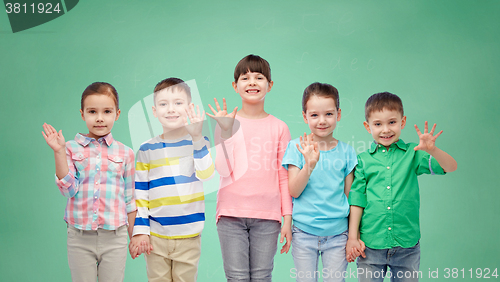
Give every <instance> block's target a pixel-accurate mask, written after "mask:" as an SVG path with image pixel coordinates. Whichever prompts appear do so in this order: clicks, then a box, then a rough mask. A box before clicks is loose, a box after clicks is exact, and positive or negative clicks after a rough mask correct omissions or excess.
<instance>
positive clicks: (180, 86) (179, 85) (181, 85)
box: [154, 77, 191, 103]
mask: <svg viewBox="0 0 500 282" xmlns="http://www.w3.org/2000/svg"><path fill="white" fill-rule="evenodd" d="M172 86H173V87H172ZM168 87H172V89H176V90H178V91H184V92H186V94H187V96H188V100H189V101H188V102H191V88H189V86H188V85H187V84H186V83H185V82H184V80H182V79H180V78H175V77H169V78H166V79H164V80H162V81H160V82H158V84H156V86H155V89H154V101H155V103H156V95H157V93H158V92H159V91H160V90H163V89H165V88H168Z"/></svg>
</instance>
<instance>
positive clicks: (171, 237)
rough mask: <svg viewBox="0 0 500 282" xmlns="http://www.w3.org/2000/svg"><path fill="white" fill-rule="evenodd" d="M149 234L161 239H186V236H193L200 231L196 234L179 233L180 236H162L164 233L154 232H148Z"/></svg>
mask: <svg viewBox="0 0 500 282" xmlns="http://www.w3.org/2000/svg"><path fill="white" fill-rule="evenodd" d="M150 234H151V235H153V236H155V237H159V238H163V239H187V238H193V237H196V236H198V235H200V233H196V234H191V235H181V236H164V235H160V234H156V233H154V232H150Z"/></svg>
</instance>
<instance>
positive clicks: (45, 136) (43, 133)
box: [42, 131, 47, 141]
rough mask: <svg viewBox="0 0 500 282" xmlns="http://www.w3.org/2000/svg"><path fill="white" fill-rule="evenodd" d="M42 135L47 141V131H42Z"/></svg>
mask: <svg viewBox="0 0 500 282" xmlns="http://www.w3.org/2000/svg"><path fill="white" fill-rule="evenodd" d="M42 135H43V138H44V139H45V141H47V135H45V132H43V131H42Z"/></svg>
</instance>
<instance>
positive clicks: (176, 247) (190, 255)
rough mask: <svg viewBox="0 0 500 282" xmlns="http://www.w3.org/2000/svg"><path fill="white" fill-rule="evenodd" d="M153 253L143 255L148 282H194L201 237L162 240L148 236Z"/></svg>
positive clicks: (196, 273)
mask: <svg viewBox="0 0 500 282" xmlns="http://www.w3.org/2000/svg"><path fill="white" fill-rule="evenodd" d="M150 242H151V244H152V245H153V251H151V254H150V255H147V254H146V255H145V258H146V265H147V273H148V280H149V282H160V281H162V282H163V281H169V282H171V281H174V282H194V281H196V277H197V275H198V262H199V260H200V255H201V236H196V237H193V238H187V239H163V238H159V237H156V236H150Z"/></svg>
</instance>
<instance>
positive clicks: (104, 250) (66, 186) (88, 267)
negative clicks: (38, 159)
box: [42, 82, 136, 282]
mask: <svg viewBox="0 0 500 282" xmlns="http://www.w3.org/2000/svg"><path fill="white" fill-rule="evenodd" d="M80 113H81V115H82V119H83V120H84V121H85V123H86V124H87V128H88V129H89V133H87V134H81V133H78V134H77V135H76V136H75V139H74V140H70V141H68V142H65V140H64V137H63V135H62V131H61V130H60V131H59V132H57V131H56V130H55V129H54V127H52V126H51V125H49V124H46V123H45V124H44V125H43V129H44V131H42V134H43V137H44V138H45V141H46V142H47V144H48V145H49V146H50V148H52V150H54V157H55V163H56V184H57V186H58V187H59V190H60V191H61V193H62V194H63V195H64V196H65V197H67V198H68V202H67V205H66V212H65V216H64V220H65V221H66V222H67V225H68V229H67V232H68V262H69V267H70V269H71V277H72V280H73V281H96V277H98V278H99V282H102V281H123V278H124V273H125V261H126V255H127V233H128V235H129V236H130V235H131V232H132V229H133V223H134V220H135V214H136V206H135V199H134V172H135V171H134V165H135V164H134V152H133V151H132V149H130V148H129V147H127V146H125V145H123V144H122V143H120V142H118V141H116V140H114V139H113V137H112V135H111V129H112V128H113V124H114V122H115V121H116V120H118V117H119V116H120V110H119V108H118V93H117V92H116V89H115V88H114V87H113V86H112V85H111V84H108V83H104V82H95V83H92V84H91V85H89V86H88V87H87V88H86V89H85V91H84V92H83V94H82V99H81V109H80ZM127 226H128V227H127Z"/></svg>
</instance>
